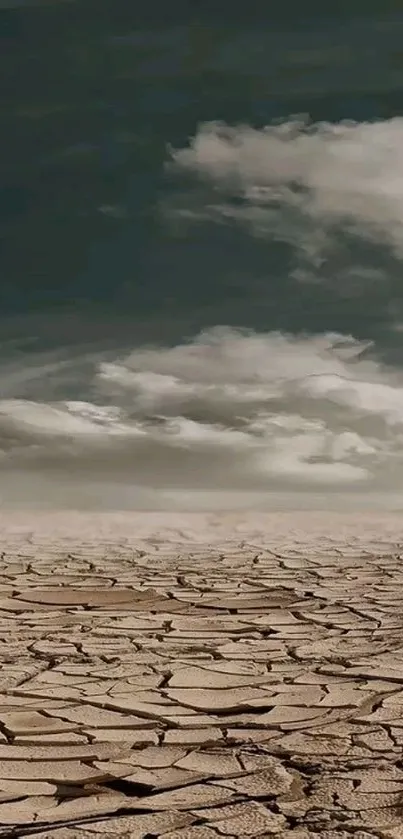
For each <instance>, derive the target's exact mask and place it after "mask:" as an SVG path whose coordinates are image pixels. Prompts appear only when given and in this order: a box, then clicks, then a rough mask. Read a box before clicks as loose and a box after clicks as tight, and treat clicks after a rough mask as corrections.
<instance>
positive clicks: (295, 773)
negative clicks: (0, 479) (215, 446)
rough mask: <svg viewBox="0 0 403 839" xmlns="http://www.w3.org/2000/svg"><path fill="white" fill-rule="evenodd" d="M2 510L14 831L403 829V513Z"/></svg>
mask: <svg viewBox="0 0 403 839" xmlns="http://www.w3.org/2000/svg"><path fill="white" fill-rule="evenodd" d="M0 527H1V556H0V562H1V592H0V656H1V658H0V668H1V672H0V837H3V839H4V837H10V838H11V837H28V836H35V837H37V839H102V837H108V839H117V838H118V837H119V839H141V837H144V839H151V837H164V839H220V837H221V839H231V837H237V839H238V837H240V839H246V837H248V839H253V837H263V836H276V837H277V838H278V839H319V837H323V839H351V837H352V836H354V837H355V839H371V837H374V838H375V837H377V839H379V838H380V837H381V839H400V837H403V753H402V746H403V566H402V556H403V517H402V516H401V515H399V514H390V515H386V514H385V515H383V514H382V515H381V514H379V515H377V514H367V515H366V514H356V513H355V514H353V515H346V514H343V515H341V514H325V513H323V512H321V513H317V514H315V513H307V512H304V513H272V514H263V513H262V514H253V513H245V514H241V513H240V512H236V513H228V512H226V513H218V512H217V513H210V514H208V513H203V514H202V513H199V514H197V513H195V514H191V513H186V514H183V515H180V514H177V513H175V514H169V513H160V514H158V513H141V514H140V513H133V514H131V513H124V514H115V513H114V514H107V513H105V514H102V515H101V514H96V513H94V514H84V513H82V514H80V513H67V512H60V513H56V512H55V513H49V512H46V513H45V512H37V513H35V512H33V511H31V512H24V511H20V512H18V513H17V512H10V511H3V512H2V513H1V514H0Z"/></svg>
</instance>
